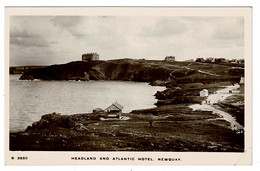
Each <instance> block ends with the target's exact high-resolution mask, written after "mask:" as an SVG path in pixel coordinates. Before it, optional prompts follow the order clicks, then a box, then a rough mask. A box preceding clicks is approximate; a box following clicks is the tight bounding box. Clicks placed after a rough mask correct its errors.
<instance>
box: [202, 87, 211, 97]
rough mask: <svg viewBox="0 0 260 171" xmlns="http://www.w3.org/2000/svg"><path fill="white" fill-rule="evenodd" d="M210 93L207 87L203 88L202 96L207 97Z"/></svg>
mask: <svg viewBox="0 0 260 171" xmlns="http://www.w3.org/2000/svg"><path fill="white" fill-rule="evenodd" d="M208 95H209V91H208V90H207V89H203V90H201V91H200V97H207V96H208Z"/></svg>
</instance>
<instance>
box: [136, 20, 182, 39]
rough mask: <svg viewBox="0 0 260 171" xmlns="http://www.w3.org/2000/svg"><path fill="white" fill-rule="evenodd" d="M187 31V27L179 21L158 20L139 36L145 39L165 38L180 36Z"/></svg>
mask: <svg viewBox="0 0 260 171" xmlns="http://www.w3.org/2000/svg"><path fill="white" fill-rule="evenodd" d="M186 31H187V26H186V24H185V23H184V22H182V21H181V20H179V19H176V18H175V17H173V18H158V20H157V22H156V23H155V24H154V25H150V26H149V27H146V28H144V29H143V30H142V32H141V34H140V35H141V36H145V37H162V38H164V37H167V36H174V35H180V34H183V33H185V32H186Z"/></svg>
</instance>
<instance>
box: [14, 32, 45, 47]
mask: <svg viewBox="0 0 260 171" xmlns="http://www.w3.org/2000/svg"><path fill="white" fill-rule="evenodd" d="M10 44H11V45H16V46H20V47H49V43H48V42H47V41H46V39H45V38H44V37H43V36H41V35H38V34H33V33H29V32H28V31H27V30H18V29H13V30H11V33H10Z"/></svg>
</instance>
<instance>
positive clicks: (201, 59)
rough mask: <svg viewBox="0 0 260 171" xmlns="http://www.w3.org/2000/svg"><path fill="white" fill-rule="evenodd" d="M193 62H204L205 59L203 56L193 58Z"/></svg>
mask: <svg viewBox="0 0 260 171" xmlns="http://www.w3.org/2000/svg"><path fill="white" fill-rule="evenodd" d="M195 62H205V59H204V58H197V59H196V60H195Z"/></svg>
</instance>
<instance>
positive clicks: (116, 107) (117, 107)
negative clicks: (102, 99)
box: [105, 102, 124, 110]
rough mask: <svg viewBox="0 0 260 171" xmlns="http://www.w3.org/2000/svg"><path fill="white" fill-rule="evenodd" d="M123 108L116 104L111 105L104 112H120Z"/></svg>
mask: <svg viewBox="0 0 260 171" xmlns="http://www.w3.org/2000/svg"><path fill="white" fill-rule="evenodd" d="M123 108H124V107H123V106H121V105H120V104H118V103H117V102H115V103H113V104H112V105H110V106H109V107H107V108H106V109H105V110H122V109H123Z"/></svg>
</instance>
